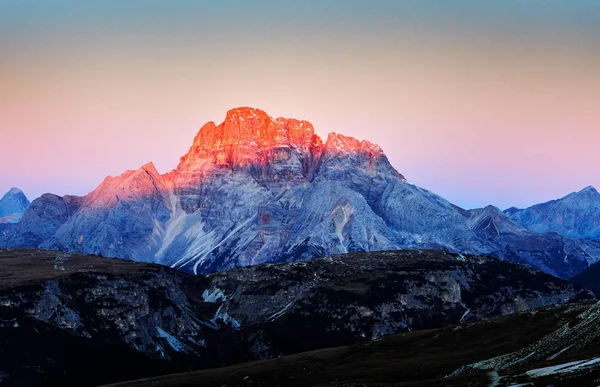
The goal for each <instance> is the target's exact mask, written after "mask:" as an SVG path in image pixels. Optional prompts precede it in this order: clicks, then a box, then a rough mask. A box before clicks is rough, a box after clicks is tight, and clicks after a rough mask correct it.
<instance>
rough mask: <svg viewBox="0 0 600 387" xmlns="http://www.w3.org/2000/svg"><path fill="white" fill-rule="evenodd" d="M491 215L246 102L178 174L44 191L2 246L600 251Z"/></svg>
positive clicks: (223, 256)
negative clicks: (68, 191)
mask: <svg viewBox="0 0 600 387" xmlns="http://www.w3.org/2000/svg"><path fill="white" fill-rule="evenodd" d="M71 202H72V203H73V204H68V203H71ZM489 212H490V209H489V208H488V209H484V210H474V211H471V212H470V211H465V210H462V209H460V208H458V207H456V206H453V205H452V204H451V203H449V202H448V201H447V200H445V199H443V198H441V197H439V196H437V195H435V194H434V193H432V192H429V191H427V190H424V189H422V188H419V187H417V186H415V185H412V184H410V183H409V182H408V181H406V180H405V179H404V177H403V176H402V175H401V174H400V173H398V172H397V171H396V170H395V169H394V168H393V167H392V165H391V164H390V163H389V161H388V159H387V157H386V156H385V154H384V152H383V150H382V149H381V148H380V147H379V146H377V145H375V144H372V143H369V142H367V141H359V140H356V139H354V138H351V137H346V136H343V135H340V134H336V133H331V134H330V135H329V136H328V138H327V140H326V141H325V142H323V141H322V140H321V139H320V138H319V137H318V136H317V135H316V134H315V133H314V129H313V126H312V125H311V124H310V123H309V122H306V121H299V120H295V119H287V118H271V117H270V116H268V115H267V114H266V113H265V112H263V111H261V110H258V109H252V108H238V109H233V110H230V111H229V112H227V115H226V117H225V120H224V121H223V123H221V124H219V125H216V124H215V123H213V122H209V123H207V124H206V125H204V126H203V127H202V128H201V129H200V131H199V132H198V134H197V136H196V138H195V139H194V141H193V144H192V146H191V147H190V149H189V151H188V152H187V154H185V155H184V156H183V157H182V158H181V161H180V163H179V165H178V166H177V168H176V169H175V170H173V171H171V172H169V173H167V174H164V175H160V174H159V173H158V172H157V171H156V169H155V168H154V166H153V165H152V164H151V163H150V164H147V165H144V166H143V167H141V168H140V169H138V170H137V171H127V172H125V173H124V174H122V175H121V176H118V177H109V178H107V179H106V180H105V181H104V182H103V183H102V184H101V185H100V186H99V187H98V188H97V189H96V190H94V191H93V192H91V193H90V194H88V195H86V196H85V197H83V198H74V197H65V198H58V197H55V196H47V195H44V196H43V197H42V198H40V199H38V200H36V201H34V205H32V206H31V208H30V209H29V210H28V211H27V212H26V213H25V215H24V218H23V221H22V222H21V223H19V224H17V225H15V226H11V227H8V228H6V229H4V230H3V231H0V246H6V247H11V246H12V247H16V246H19V247H43V248H53V249H59V250H64V251H80V252H86V253H92V254H99V255H104V256H115V257H120V258H127V259H133V260H138V261H147V262H155V263H160V264H163V265H168V266H171V267H174V268H177V269H180V270H184V271H187V272H192V273H206V272H212V271H217V270H224V269H228V268H232V267H238V266H247V265H253V264H259V263H265V262H286V261H298V260H306V259H310V258H316V257H323V256H326V255H330V254H338V253H346V252H354V251H375V250H389V249H398V248H412V247H414V248H440V249H445V250H450V251H456V252H459V251H460V252H464V253H486V254H492V255H496V256H499V257H502V258H506V259H510V260H513V261H517V262H524V263H531V264H533V265H535V266H537V267H539V268H542V269H543V270H546V271H547V272H549V273H552V274H555V275H558V276H563V277H570V276H572V275H574V274H576V273H577V272H578V271H581V270H583V269H584V268H585V267H587V266H588V264H589V263H591V262H595V261H596V260H598V257H600V248H598V247H596V246H595V245H594V244H593V243H591V242H579V241H572V240H570V239H566V238H564V237H561V236H558V235H550V234H548V235H545V234H544V235H541V236H540V235H538V234H537V233H534V232H531V231H529V230H527V229H526V228H524V227H521V226H519V225H517V224H515V223H514V222H513V221H512V220H510V219H508V218H507V217H506V216H505V215H504V214H502V213H501V212H499V211H493V212H494V214H492V215H491V216H490V214H489ZM50 218H52V219H50ZM486 222H487V223H486ZM588 245H589V246H588Z"/></svg>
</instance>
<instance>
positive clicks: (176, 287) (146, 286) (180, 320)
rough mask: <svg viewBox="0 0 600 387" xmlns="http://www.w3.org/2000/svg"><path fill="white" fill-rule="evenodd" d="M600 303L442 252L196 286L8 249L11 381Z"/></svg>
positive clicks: (6, 380) (294, 349) (356, 259)
mask: <svg viewBox="0 0 600 387" xmlns="http://www.w3.org/2000/svg"><path fill="white" fill-rule="evenodd" d="M591 298H592V294H591V293H590V292H589V291H587V290H585V289H582V288H578V287H576V286H574V285H572V284H570V283H569V282H567V281H565V280H561V279H558V278H555V277H552V276H550V275H547V274H544V273H542V272H539V271H537V270H534V269H532V268H530V267H526V266H522V265H517V264H512V263H508V262H503V261H500V260H498V259H494V258H488V257H483V256H464V255H456V254H450V253H446V252H442V251H424V250H414V251H386V252H375V253H353V254H345V255H339V256H331V257H327V258H324V259H319V260H311V261H306V262H292V263H283V264H276V265H274V264H268V265H256V266H251V267H243V268H236V269H232V270H228V271H223V272H219V273H214V274H210V275H189V274H186V273H182V272H180V271H177V270H173V269H169V268H166V267H164V266H160V265H154V264H147V263H138V262H130V261H126V260H119V259H110V258H102V257H98V256H86V255H78V254H69V253H62V252H56V251H48V250H11V251H8V250H3V251H0V348H2V350H1V351H0V383H3V385H10V386H23V385H62V386H67V385H71V386H88V385H89V386H91V385H98V384H102V383H110V382H116V381H122V380H127V379H134V378H142V377H148V376H153V375H162V374H166V373H172V372H181V371H188V370H194V369H204V368H214V367H220V366H226V365H231V364H236V363H240V362H246V361H251V360H264V359H270V358H279V357H281V356H285V355H291V354H295V353H299V352H302V351H309V350H318V349H322V348H328V347H333V346H341V345H349V344H354V343H373V342H378V341H379V340H381V339H383V338H384V337H386V336H387V335H392V334H396V333H401V332H410V331H416V330H420V329H436V328H439V327H444V326H449V325H459V326H463V325H464V324H470V323H472V322H474V321H480V320H481V319H485V318H490V317H494V316H502V315H507V314H510V313H513V312H522V311H526V310H530V309H533V308H539V307H544V306H548V305H555V304H564V303H567V302H572V301H583V300H589V299H591ZM550 323H551V324H554V323H553V322H551V321H550ZM538 329H547V326H546V325H543V324H542V326H541V327H539V328H538ZM467 336H468V335H467ZM471 337H478V336H471ZM498 340H500V341H503V340H504V339H503V338H502V337H499V338H496V341H498ZM366 345H371V344H366ZM453 345H458V344H453ZM461 345H462V344H461ZM402 348H403V349H402V352H403V353H405V354H408V353H411V351H412V350H413V349H412V348H411V347H410V346H409V345H405V346H403V347H402ZM514 349H515V348H512V349H511V350H514ZM492 353H495V352H492ZM452 364H454V363H452ZM450 371H452V370H449V371H448V372H450ZM220 385H223V383H222V384H219V386H220ZM267 385H268V383H267ZM282 385H285V383H284V384H282Z"/></svg>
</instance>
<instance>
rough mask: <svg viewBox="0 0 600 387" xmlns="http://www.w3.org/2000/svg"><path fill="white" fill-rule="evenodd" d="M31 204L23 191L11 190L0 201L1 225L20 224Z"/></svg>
mask: <svg viewBox="0 0 600 387" xmlns="http://www.w3.org/2000/svg"><path fill="white" fill-rule="evenodd" d="M29 204H30V203H29V200H28V199H27V196H25V194H24V193H23V191H21V190H20V189H18V188H11V189H10V191H8V192H7V193H6V194H4V196H3V197H2V199H0V223H18V222H19V220H21V217H22V216H23V213H24V212H25V210H27V208H28V207H29Z"/></svg>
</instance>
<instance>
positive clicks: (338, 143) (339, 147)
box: [325, 132, 383, 157]
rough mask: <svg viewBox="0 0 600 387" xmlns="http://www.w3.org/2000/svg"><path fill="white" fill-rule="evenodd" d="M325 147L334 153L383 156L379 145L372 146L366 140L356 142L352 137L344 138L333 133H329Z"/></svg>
mask: <svg viewBox="0 0 600 387" xmlns="http://www.w3.org/2000/svg"><path fill="white" fill-rule="evenodd" d="M325 147H326V148H327V150H329V151H333V152H336V153H353V152H360V153H365V154H369V155H370V156H373V157H377V156H381V155H382V154H383V150H382V149H381V147H380V146H379V145H376V144H373V143H371V142H369V141H366V140H362V141H361V140H357V139H356V138H354V137H349V136H344V135H342V134H338V133H335V132H331V133H329V136H328V137H327V141H326V142H325Z"/></svg>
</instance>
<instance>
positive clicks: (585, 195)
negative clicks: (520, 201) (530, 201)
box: [506, 187, 600, 241]
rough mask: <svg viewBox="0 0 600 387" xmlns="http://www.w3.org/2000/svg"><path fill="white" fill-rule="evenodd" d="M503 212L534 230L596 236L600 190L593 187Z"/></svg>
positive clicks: (599, 229) (599, 222)
mask: <svg viewBox="0 0 600 387" xmlns="http://www.w3.org/2000/svg"><path fill="white" fill-rule="evenodd" d="M506 213H507V215H509V216H510V218H511V219H512V220H514V221H515V222H517V223H518V224H520V225H522V226H524V227H527V228H529V229H530V230H532V231H535V232H538V233H546V232H555V233H557V234H559V235H562V236H565V237H568V238H574V239H587V240H596V241H597V240H600V193H598V191H596V189H595V188H594V187H587V188H584V189H583V190H581V191H579V192H573V193H571V194H569V195H567V196H565V197H564V198H562V199H558V200H552V201H549V202H547V203H542V204H537V205H535V206H532V207H529V208H526V209H522V210H519V209H515V208H511V209H508V210H507V212H506Z"/></svg>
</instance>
